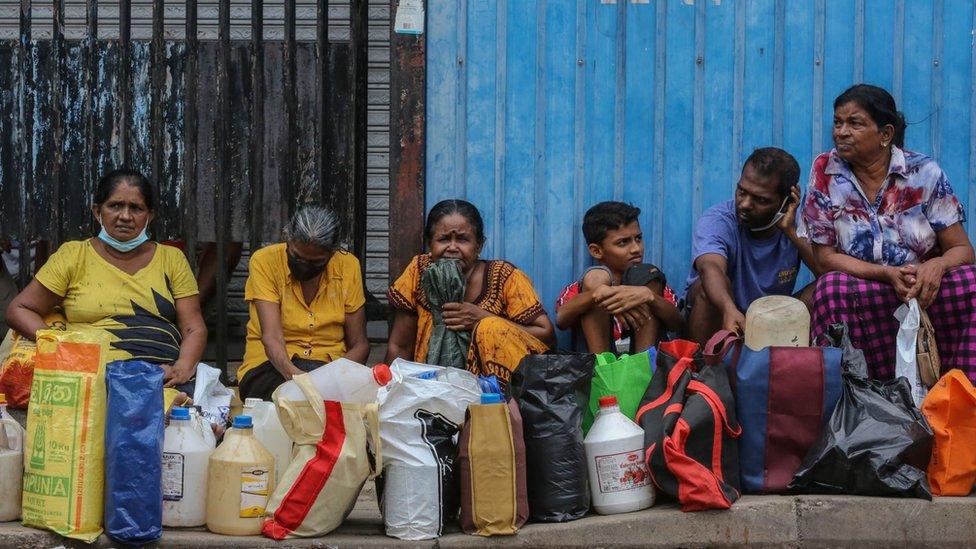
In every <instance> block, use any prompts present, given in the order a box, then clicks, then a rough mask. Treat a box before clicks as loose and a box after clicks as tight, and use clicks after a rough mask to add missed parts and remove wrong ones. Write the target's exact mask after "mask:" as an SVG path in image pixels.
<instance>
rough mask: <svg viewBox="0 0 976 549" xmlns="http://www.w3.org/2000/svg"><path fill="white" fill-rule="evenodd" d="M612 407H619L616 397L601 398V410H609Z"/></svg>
mask: <svg viewBox="0 0 976 549" xmlns="http://www.w3.org/2000/svg"><path fill="white" fill-rule="evenodd" d="M611 406H617V397H616V395H607V396H602V397H600V408H609V407H611Z"/></svg>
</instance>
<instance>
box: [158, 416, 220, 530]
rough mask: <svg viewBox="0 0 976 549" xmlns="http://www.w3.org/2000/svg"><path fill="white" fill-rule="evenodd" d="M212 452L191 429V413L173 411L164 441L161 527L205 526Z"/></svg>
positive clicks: (198, 433) (208, 445) (207, 443)
mask: <svg viewBox="0 0 976 549" xmlns="http://www.w3.org/2000/svg"><path fill="white" fill-rule="evenodd" d="M207 426H208V427H209V423H208V425H207ZM213 451H214V448H213V446H212V445H211V444H210V443H209V442H208V441H207V440H206V439H205V438H204V437H203V435H201V434H200V431H199V430H198V429H196V428H195V427H194V426H193V420H192V419H191V417H190V411H189V410H188V409H186V408H173V411H172V412H171V413H170V418H169V426H168V427H166V433H165V435H164V438H163V526H177V527H188V526H203V525H204V524H206V522H207V465H208V462H209V460H210V454H212V453H213Z"/></svg>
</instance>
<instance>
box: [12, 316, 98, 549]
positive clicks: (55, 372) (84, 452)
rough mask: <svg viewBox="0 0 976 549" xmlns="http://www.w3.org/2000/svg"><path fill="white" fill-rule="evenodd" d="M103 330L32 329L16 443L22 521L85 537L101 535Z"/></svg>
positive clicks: (91, 538)
mask: <svg viewBox="0 0 976 549" xmlns="http://www.w3.org/2000/svg"><path fill="white" fill-rule="evenodd" d="M107 353H108V340H107V335H106V334H104V332H101V331H98V330H92V331H84V332H80V331H68V332H59V331H54V330H43V331H41V332H38V339H37V357H36V363H35V367H34V381H33V384H32V385H31V399H30V401H31V406H30V408H29V409H28V412H27V442H26V444H25V445H24V450H25V455H24V461H25V463H24V508H23V522H24V525H25V526H33V527H36V528H45V529H48V530H53V531H55V532H57V533H58V534H61V535H62V536H66V537H69V538H75V539H80V540H83V541H86V542H89V543H91V542H92V541H94V540H95V539H96V538H97V537H98V536H99V534H101V533H102V502H103V493H104V492H103V491H104V489H105V486H104V478H105V469H104V456H105V360H104V357H105V356H107Z"/></svg>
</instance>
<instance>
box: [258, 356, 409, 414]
mask: <svg viewBox="0 0 976 549" xmlns="http://www.w3.org/2000/svg"><path fill="white" fill-rule="evenodd" d="M301 375H306V376H309V378H310V379H311V380H312V383H313V384H314V385H315V388H316V389H318V391H319V393H321V395H322V398H323V400H336V401H339V402H346V403H350V404H369V403H370V402H376V392H377V391H378V390H379V388H380V387H383V386H384V385H386V384H387V383H389V382H390V380H391V379H392V378H393V374H392V373H391V372H390V367H389V366H387V365H386V364H377V365H376V366H373V367H372V368H369V367H366V366H363V365H362V364H359V363H358V362H353V361H351V360H348V359H345V358H340V359H339V360H335V361H332V362H330V363H328V364H326V365H324V366H320V367H318V368H316V369H314V370H312V371H311V372H309V373H307V374H301ZM275 393H276V394H277V398H281V399H285V400H305V394H304V393H302V390H301V389H300V388H299V387H298V384H297V383H295V382H294V381H291V380H289V381H286V382H285V383H282V384H281V386H280V387H278V389H277V390H276V391H275Z"/></svg>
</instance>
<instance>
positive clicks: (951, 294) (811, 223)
mask: <svg viewBox="0 0 976 549" xmlns="http://www.w3.org/2000/svg"><path fill="white" fill-rule="evenodd" d="M904 136H905V120H904V118H903V117H902V115H901V114H900V113H899V112H898V111H897V108H896V106H895V100H894V99H893V98H892V97H891V95H890V94H889V93H888V92H887V91H885V90H884V89H882V88H879V87H876V86H870V85H865V84H859V85H857V86H854V87H852V88H849V89H848V90H847V91H845V92H844V93H842V94H841V95H840V96H839V97H838V98H837V99H836V100H835V101H834V129H833V139H834V145H835V148H834V149H833V150H832V151H830V152H828V153H824V154H821V155H820V156H818V157H817V158H816V160H814V161H813V169H812V170H811V174H810V184H809V190H808V192H807V197H806V200H805V202H804V205H803V220H804V222H805V224H806V228H807V233H808V237H809V239H810V242H811V243H812V244H813V249H814V255H815V257H816V260H817V263H818V264H819V266H820V268H821V270H822V271H824V272H827V274H826V275H824V276H822V277H821V278H820V279H819V280H818V281H817V287H816V293H815V296H814V300H815V303H816V305H815V307H814V312H813V319H812V326H813V337H815V338H817V337H819V336H820V335H821V334H822V333H824V331H826V329H827V327H828V326H829V325H830V324H833V323H835V322H846V323H847V324H848V326H849V327H850V332H851V339H852V341H853V343H854V345H855V346H856V347H858V348H860V349H863V350H864V352H865V356H866V358H867V362H868V367H869V369H870V373H871V375H872V377H875V378H877V379H891V378H892V377H894V368H895V337H896V334H897V332H898V321H897V320H896V319H895V317H894V316H893V313H894V312H895V309H897V308H898V306H899V305H900V304H901V303H903V302H907V301H908V300H910V299H911V298H916V299H917V300H918V303H919V305H920V306H921V307H922V308H924V309H925V310H927V312H928V313H929V317H930V318H931V320H932V324H933V326H934V328H935V333H936V339H937V344H938V348H939V353H940V355H941V358H942V369H943V372H946V371H948V370H950V369H952V368H959V369H961V370H963V371H964V372H966V373H967V375H968V376H969V378H970V379H972V380H973V381H976V267H974V266H973V262H974V257H973V247H972V245H971V244H970V242H969V237H968V236H967V235H966V231H965V230H964V229H963V226H962V224H963V222H964V221H966V213H965V210H964V209H963V207H962V205H961V204H960V203H959V200H958V199H957V198H956V195H955V193H953V190H952V186H951V185H950V184H949V180H948V179H947V178H946V175H945V173H943V171H942V169H941V168H940V167H939V165H938V164H936V162H935V161H934V160H933V159H931V158H929V157H928V156H925V155H924V154H920V153H916V152H912V151H907V150H904V149H903V148H902V147H903V146H904Z"/></svg>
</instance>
